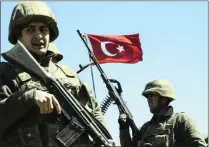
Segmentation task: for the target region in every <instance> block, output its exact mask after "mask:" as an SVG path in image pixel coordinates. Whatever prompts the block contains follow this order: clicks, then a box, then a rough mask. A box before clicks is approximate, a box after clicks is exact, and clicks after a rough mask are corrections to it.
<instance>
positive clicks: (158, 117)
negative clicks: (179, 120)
mask: <svg viewBox="0 0 209 147" xmlns="http://www.w3.org/2000/svg"><path fill="white" fill-rule="evenodd" d="M172 115H173V107H172V106H166V107H164V108H162V109H161V110H160V111H159V112H158V113H155V114H154V115H153V117H152V119H151V121H155V122H156V121H157V122H159V121H163V120H165V119H166V118H170V117H171V116H172Z"/></svg>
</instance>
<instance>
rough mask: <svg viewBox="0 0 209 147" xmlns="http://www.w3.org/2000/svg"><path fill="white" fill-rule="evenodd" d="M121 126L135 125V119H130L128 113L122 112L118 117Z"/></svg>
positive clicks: (121, 127)
mask: <svg viewBox="0 0 209 147" xmlns="http://www.w3.org/2000/svg"><path fill="white" fill-rule="evenodd" d="M118 123H119V128H120V129H127V128H129V126H131V125H133V120H132V119H130V118H129V117H128V116H127V115H126V114H121V115H120V116H119V119H118Z"/></svg>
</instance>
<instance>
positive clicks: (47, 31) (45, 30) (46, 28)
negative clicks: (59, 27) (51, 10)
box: [40, 27, 49, 34]
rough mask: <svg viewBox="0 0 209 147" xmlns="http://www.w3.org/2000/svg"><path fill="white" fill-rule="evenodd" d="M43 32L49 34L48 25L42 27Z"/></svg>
mask: <svg viewBox="0 0 209 147" xmlns="http://www.w3.org/2000/svg"><path fill="white" fill-rule="evenodd" d="M40 31H41V33H43V34H49V28H48V27H41V28H40Z"/></svg>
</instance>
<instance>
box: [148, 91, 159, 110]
mask: <svg viewBox="0 0 209 147" xmlns="http://www.w3.org/2000/svg"><path fill="white" fill-rule="evenodd" d="M159 98H160V97H159V96H158V95H154V94H149V95H148V96H147V102H148V106H149V108H150V112H151V113H154V112H155V111H156V110H157V109H158V106H159Z"/></svg>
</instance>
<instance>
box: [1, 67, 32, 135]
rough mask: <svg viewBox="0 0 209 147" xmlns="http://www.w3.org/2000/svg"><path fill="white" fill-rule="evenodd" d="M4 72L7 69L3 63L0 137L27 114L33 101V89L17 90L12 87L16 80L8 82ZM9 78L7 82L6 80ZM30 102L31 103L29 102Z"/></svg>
mask: <svg viewBox="0 0 209 147" xmlns="http://www.w3.org/2000/svg"><path fill="white" fill-rule="evenodd" d="M4 73H7V74H8V73H9V72H7V71H5V68H3V66H2V63H1V64H0V120H1V121H0V138H1V137H2V135H3V134H4V132H5V131H6V130H7V129H8V128H9V127H10V126H11V125H12V124H13V123H15V122H16V121H17V120H18V119H19V118H20V117H22V116H23V115H25V114H26V112H27V111H28V107H29V106H30V105H29V103H32V101H31V100H30V99H28V98H29V97H31V96H30V95H31V94H33V91H30V92H28V93H27V94H26V93H24V92H23V91H16V92H14V89H13V88H11V87H14V86H15V85H14V82H12V81H11V82H9V83H10V84H5V83H8V78H9V75H7V76H8V77H6V76H5V74H4ZM5 80H7V82H6V81H5ZM28 102H29V103H28Z"/></svg>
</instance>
